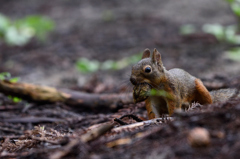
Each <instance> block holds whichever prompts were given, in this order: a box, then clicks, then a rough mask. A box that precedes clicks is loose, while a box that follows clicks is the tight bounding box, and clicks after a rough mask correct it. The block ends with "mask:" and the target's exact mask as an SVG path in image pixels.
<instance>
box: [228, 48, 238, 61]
mask: <svg viewBox="0 0 240 159" xmlns="http://www.w3.org/2000/svg"><path fill="white" fill-rule="evenodd" d="M227 53H228V54H227V55H228V57H229V58H230V59H232V60H234V61H240V47H237V48H234V49H231V50H228V51H227Z"/></svg>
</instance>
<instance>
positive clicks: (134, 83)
mask: <svg viewBox="0 0 240 159" xmlns="http://www.w3.org/2000/svg"><path fill="white" fill-rule="evenodd" d="M130 81H131V83H132V84H133V85H137V80H136V78H133V77H131V78H130Z"/></svg>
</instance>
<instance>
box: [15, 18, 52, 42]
mask: <svg viewBox="0 0 240 159" xmlns="http://www.w3.org/2000/svg"><path fill="white" fill-rule="evenodd" d="M16 25H17V26H18V27H20V28H22V27H23V28H28V29H31V30H33V31H34V34H35V35H36V36H37V37H38V38H39V39H40V40H44V39H45V38H46V34H47V32H49V31H52V30H53V29H54V22H53V21H52V20H50V19H49V18H47V17H42V16H38V15H33V16H27V17H26V18H24V19H21V20H18V21H16Z"/></svg>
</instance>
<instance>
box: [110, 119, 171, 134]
mask: <svg viewBox="0 0 240 159" xmlns="http://www.w3.org/2000/svg"><path fill="white" fill-rule="evenodd" d="M162 120H163V118H155V119H151V120H146V121H142V122H137V123H133V124H130V125H125V126H121V127H117V128H114V129H112V132H121V131H124V130H129V129H136V128H139V127H141V126H144V125H153V124H160V123H163V122H162ZM167 120H169V121H172V120H173V118H172V117H167Z"/></svg>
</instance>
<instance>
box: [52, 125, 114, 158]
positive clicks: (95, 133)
mask: <svg viewBox="0 0 240 159" xmlns="http://www.w3.org/2000/svg"><path fill="white" fill-rule="evenodd" d="M112 128H113V124H110V123H108V124H104V125H101V126H99V127H97V128H95V129H92V130H90V131H89V132H87V133H86V134H84V135H82V136H81V137H80V141H79V140H78V139H72V140H71V141H70V142H69V143H68V144H67V145H66V146H64V147H63V149H62V150H61V151H57V152H55V153H54V154H53V155H51V156H50V157H49V158H50V159H59V158H62V157H64V156H66V155H67V154H69V153H70V152H71V151H72V149H73V148H74V147H76V146H78V145H79V144H81V142H82V143H86V142H89V141H92V140H95V139H96V138H98V137H100V136H102V135H103V134H105V133H106V132H107V131H109V130H111V129H112Z"/></svg>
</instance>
